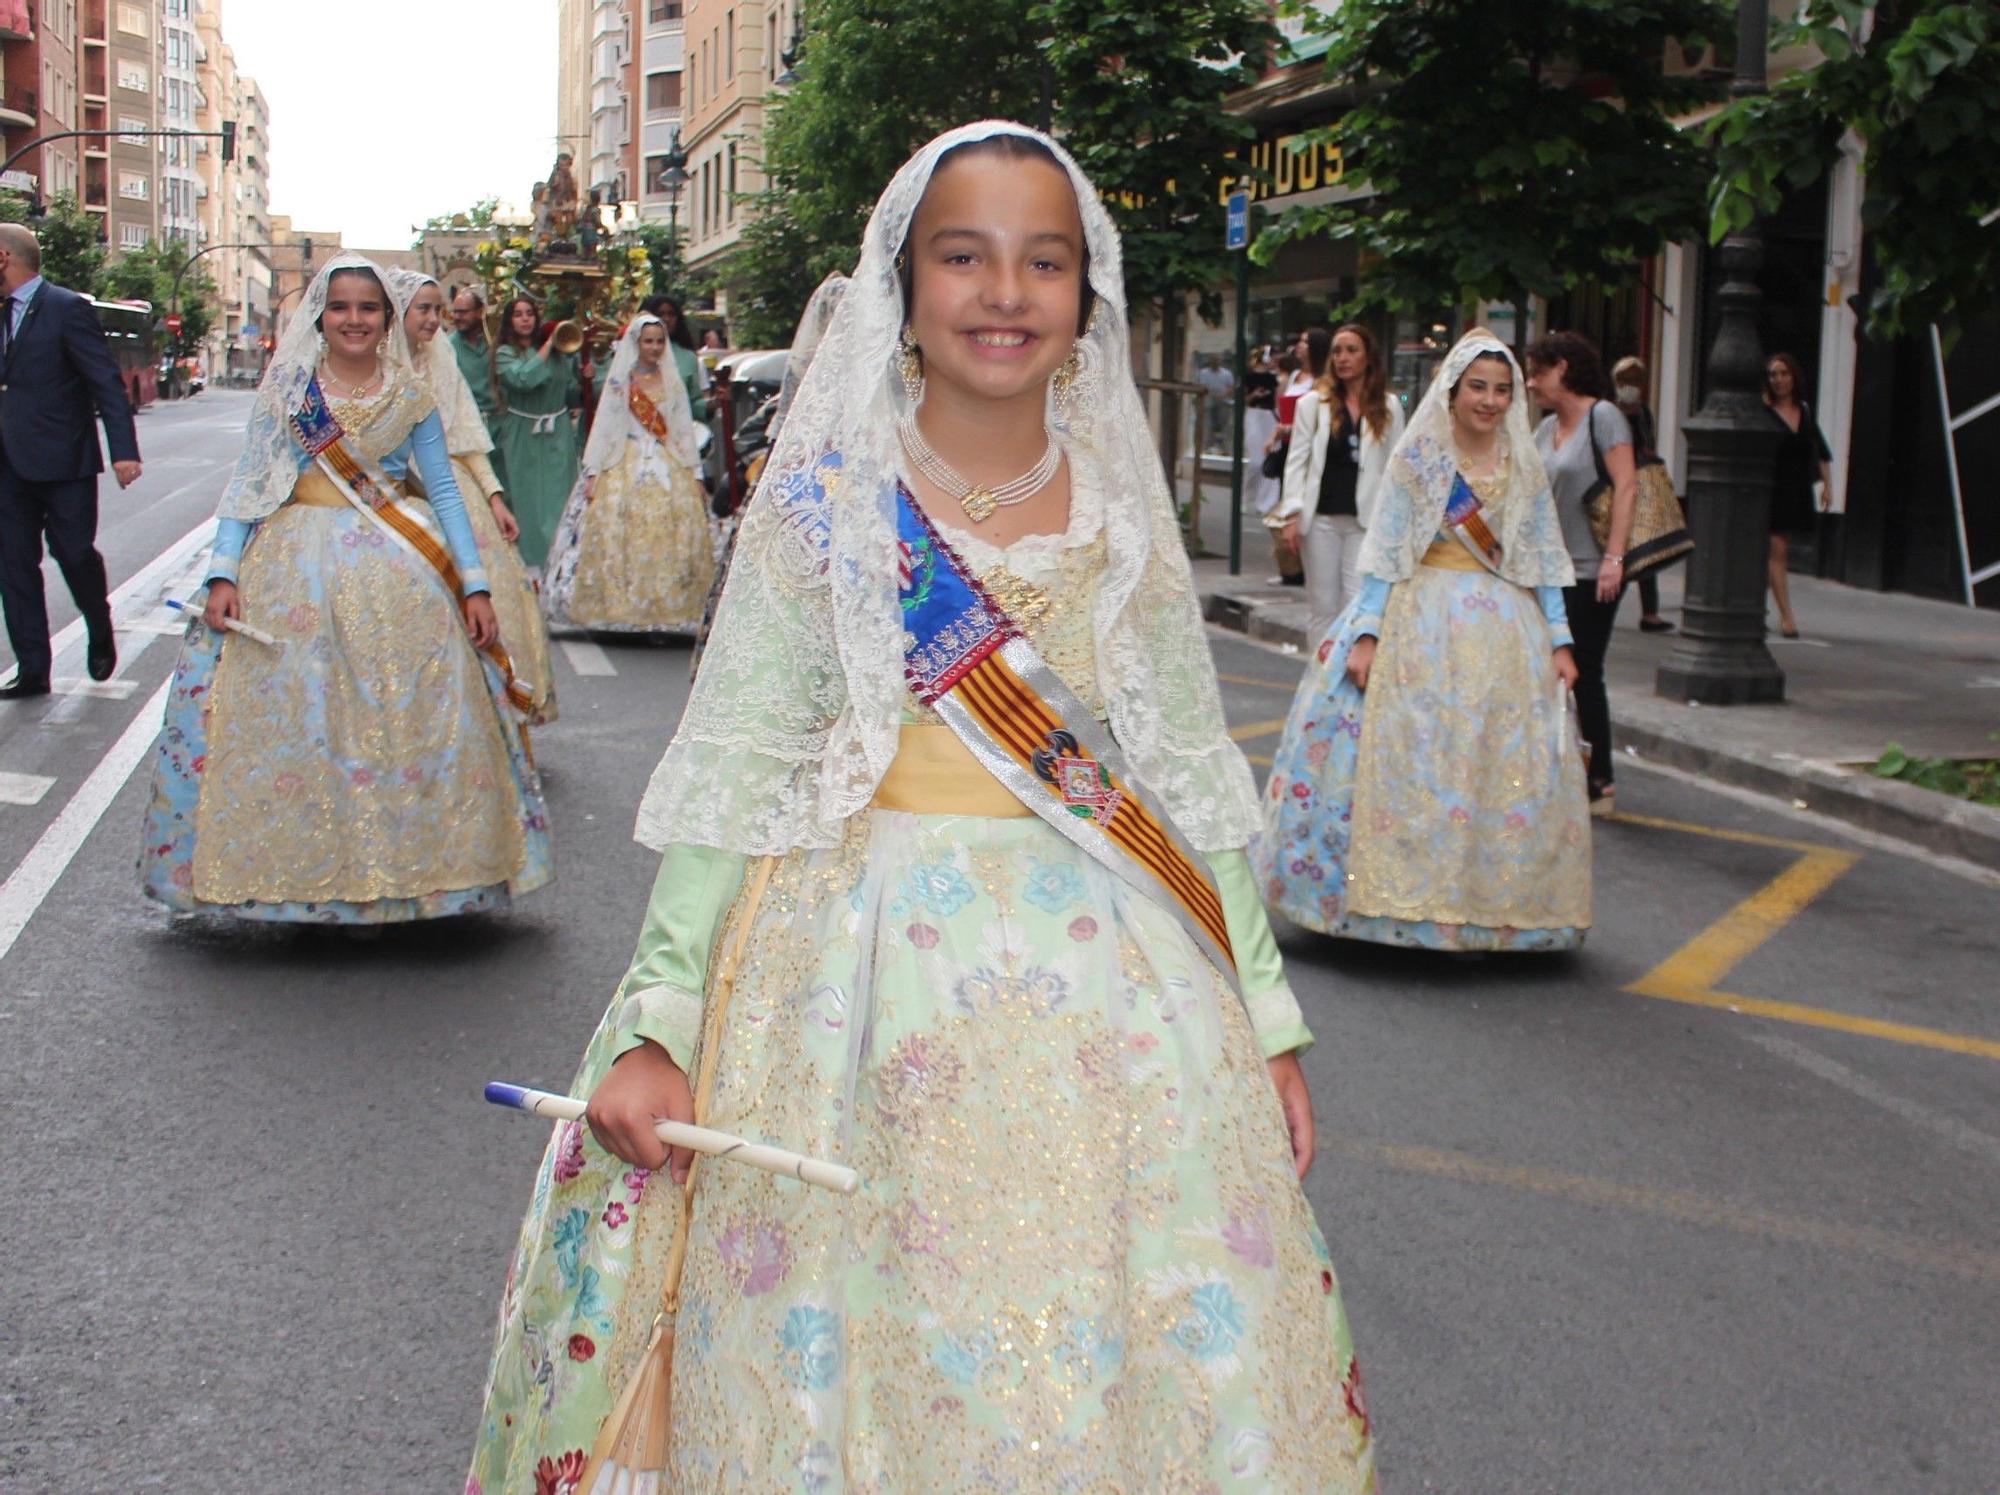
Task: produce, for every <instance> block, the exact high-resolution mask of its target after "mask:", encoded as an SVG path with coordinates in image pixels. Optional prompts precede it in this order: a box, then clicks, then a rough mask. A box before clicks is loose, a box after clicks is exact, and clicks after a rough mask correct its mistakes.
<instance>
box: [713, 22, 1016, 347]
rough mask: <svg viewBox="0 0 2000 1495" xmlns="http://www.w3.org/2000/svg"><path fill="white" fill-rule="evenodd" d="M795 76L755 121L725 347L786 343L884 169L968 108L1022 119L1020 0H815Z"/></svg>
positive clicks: (886, 174)
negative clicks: (756, 184)
mask: <svg viewBox="0 0 2000 1495" xmlns="http://www.w3.org/2000/svg"><path fill="white" fill-rule="evenodd" d="M806 24H807V28H808V29H807V32H806V47H805V55H804V58H803V59H802V61H801V62H800V64H799V70H800V77H799V81H798V82H797V83H796V84H795V85H794V86H793V87H792V88H791V89H790V90H789V91H788V92H786V93H785V94H784V95H783V97H782V98H781V99H780V100H779V102H778V103H777V104H776V105H775V107H774V108H773V109H772V110H771V112H770V115H769V117H768V119H767V123H766V130H765V135H764V159H763V166H764V170H765V175H766V179H767V182H768V185H767V186H766V188H765V189H764V190H763V191H762V192H760V193H758V194H755V195H754V196H752V197H750V198H749V199H748V200H747V201H746V202H745V203H744V204H743V205H742V206H741V208H740V209H739V211H746V210H747V214H748V218H749V221H748V223H747V224H746V226H745V229H744V233H743V239H742V245H741V248H740V249H739V250H738V251H737V252H736V253H735V254H734V255H733V256H731V259H730V262H729V263H728V265H726V266H725V267H723V269H722V270H721V272H720V277H719V278H720V279H721V281H722V284H724V285H725V286H726V287H727V288H728V290H729V295H730V324H731V325H730V334H731V340H732V341H733V342H735V343H736V344H737V345H738V346H739V347H755V346H759V345H762V346H767V347H778V346H783V345H784V344H786V343H788V342H790V341H791V337H792V330H793V327H794V326H795V325H796V323H797V321H798V318H799V314H800V313H801V312H802V311H803V310H804V309H805V303H806V298H807V297H809V296H810V295H811V294H812V290H813V287H814V286H816V285H818V284H819V282H820V280H821V279H822V278H823V277H824V276H826V275H827V274H828V273H829V272H831V271H834V270H846V269H850V268H852V266H853V264H854V258H855V255H856V254H857V252H858V251H859V249H860V245H861V231H862V229H863V227H864V226H865V225H866V223H867V221H868V210H869V208H870V207H871V206H872V205H873V204H874V202H875V199H876V198H877V197H878V196H879V195H880V194H881V191H882V188H883V187H884V185H886V184H887V182H888V180H889V178H890V177H891V176H893V175H894V174H895V171H896V168H897V167H899V166H901V165H902V164H903V162H904V161H905V160H907V159H908V158H909V157H910V155H911V154H912V153H913V152H914V151H915V150H916V148H917V147H918V146H919V145H921V144H923V142H924V141H926V140H928V139H930V138H931V137H932V136H933V135H936V134H938V133H939V132H940V131H942V130H946V129H949V128H950V127H951V126H952V125H956V124H962V123H964V122H965V121H966V120H969V119H984V118H989V117H993V116H1004V117H1011V118H1026V119H1033V118H1035V116H1036V114H1037V113H1038V111H1039V109H1040V99H1041V57H1040V53H1039V51H1038V49H1037V42H1038V39H1039V38H1038V34H1037V32H1036V30H1035V27H1034V25H1033V23H1032V21H1031V18H1030V13H1029V8H1028V7H1027V6H1024V5H1018V4H1002V5H995V4H993V3H992V0H927V3H925V4H923V5H918V6H912V5H908V4H905V3H902V0H817V3H815V4H813V5H811V6H810V7H809V8H808V10H807V13H806Z"/></svg>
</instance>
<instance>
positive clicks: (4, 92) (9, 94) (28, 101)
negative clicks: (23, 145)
mask: <svg viewBox="0 0 2000 1495" xmlns="http://www.w3.org/2000/svg"><path fill="white" fill-rule="evenodd" d="M41 122H42V101H41V99H40V98H39V97H38V96H37V95H36V93H35V91H34V89H32V88H15V87H13V86H12V85H9V86H8V87H6V88H0V124H9V125H25V126H27V127H28V128H30V129H33V128H34V127H35V126H36V125H38V124H40V123H41Z"/></svg>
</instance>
